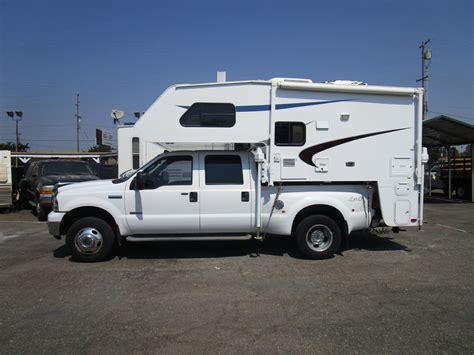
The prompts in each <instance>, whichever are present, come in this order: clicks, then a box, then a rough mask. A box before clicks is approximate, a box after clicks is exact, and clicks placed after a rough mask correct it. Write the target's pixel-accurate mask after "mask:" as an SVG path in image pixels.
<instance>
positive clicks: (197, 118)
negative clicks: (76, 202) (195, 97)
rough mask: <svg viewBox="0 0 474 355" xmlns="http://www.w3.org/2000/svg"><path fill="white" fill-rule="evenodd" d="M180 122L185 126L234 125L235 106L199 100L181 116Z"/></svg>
mask: <svg viewBox="0 0 474 355" xmlns="http://www.w3.org/2000/svg"><path fill="white" fill-rule="evenodd" d="M179 123H181V126H183V127H232V126H234V125H235V106H234V105H232V104H221V103H204V102H197V103H195V104H193V105H192V106H191V107H190V108H189V109H188V110H187V111H186V112H185V113H184V115H183V116H181V118H180V120H179Z"/></svg>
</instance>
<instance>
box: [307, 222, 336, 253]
mask: <svg viewBox="0 0 474 355" xmlns="http://www.w3.org/2000/svg"><path fill="white" fill-rule="evenodd" d="M333 239H334V237H333V234H332V231H331V229H329V227H327V226H325V225H324V224H316V225H314V226H312V227H311V228H309V229H308V232H307V233H306V244H307V245H308V247H309V248H310V249H311V250H314V251H318V252H322V251H325V250H327V249H329V247H330V246H331V244H332V242H333Z"/></svg>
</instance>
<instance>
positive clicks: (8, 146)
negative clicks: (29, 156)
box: [0, 142, 30, 152]
mask: <svg viewBox="0 0 474 355" xmlns="http://www.w3.org/2000/svg"><path fill="white" fill-rule="evenodd" d="M0 150H9V151H11V152H16V145H15V143H13V142H7V143H0ZM28 150H30V145H29V143H26V144H23V143H20V144H18V151H19V152H27V151H28Z"/></svg>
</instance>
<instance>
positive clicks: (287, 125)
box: [275, 122, 306, 146]
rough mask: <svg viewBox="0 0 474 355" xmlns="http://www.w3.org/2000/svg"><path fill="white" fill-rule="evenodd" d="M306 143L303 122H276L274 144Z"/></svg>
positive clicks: (294, 144)
mask: <svg viewBox="0 0 474 355" xmlns="http://www.w3.org/2000/svg"><path fill="white" fill-rule="evenodd" d="M305 143H306V125H305V124H304V123H303V122H276V123H275V145H281V146H301V145H304V144H305Z"/></svg>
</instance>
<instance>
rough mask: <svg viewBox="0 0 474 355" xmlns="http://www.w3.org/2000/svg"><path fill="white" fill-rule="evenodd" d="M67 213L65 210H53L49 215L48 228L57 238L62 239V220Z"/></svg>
mask: <svg viewBox="0 0 474 355" xmlns="http://www.w3.org/2000/svg"><path fill="white" fill-rule="evenodd" d="M65 214H66V213H64V212H51V213H50V214H49V215H48V230H49V234H51V235H52V236H53V237H54V238H56V239H61V221H62V219H63V217H64V215H65Z"/></svg>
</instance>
